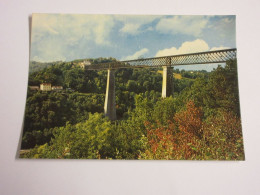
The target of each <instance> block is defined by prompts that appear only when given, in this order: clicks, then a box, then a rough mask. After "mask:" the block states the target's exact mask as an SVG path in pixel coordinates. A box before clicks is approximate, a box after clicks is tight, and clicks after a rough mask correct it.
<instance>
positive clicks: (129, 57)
mask: <svg viewBox="0 0 260 195" xmlns="http://www.w3.org/2000/svg"><path fill="white" fill-rule="evenodd" d="M148 51H149V50H148V49H147V48H143V49H141V50H139V51H137V52H135V53H134V54H133V55H130V56H127V57H124V58H123V59H122V60H135V59H138V58H140V57H142V56H143V55H144V54H146V53H147V52H148Z"/></svg>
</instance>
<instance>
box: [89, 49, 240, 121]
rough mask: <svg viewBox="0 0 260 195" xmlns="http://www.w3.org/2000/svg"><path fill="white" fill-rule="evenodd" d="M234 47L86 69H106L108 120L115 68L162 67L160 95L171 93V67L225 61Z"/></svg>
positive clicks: (233, 54) (112, 116) (113, 110)
mask: <svg viewBox="0 0 260 195" xmlns="http://www.w3.org/2000/svg"><path fill="white" fill-rule="evenodd" d="M236 53H237V50H236V48H233V49H226V50H216V51H208V52H200V53H189V54H181V55H172V56H164V57H157V58H145V59H137V60H128V61H116V62H109V63H100V64H94V65H88V66H86V67H85V68H86V69H87V70H107V87H106V97H105V105H104V113H105V116H107V117H108V118H109V119H110V120H116V98H115V70H116V69H119V68H149V67H150V68H151V67H162V68H163V82H162V97H163V98H164V97H169V96H171V95H172V94H173V70H172V67H174V66H179V65H198V64H212V63H226V61H228V60H231V59H236Z"/></svg>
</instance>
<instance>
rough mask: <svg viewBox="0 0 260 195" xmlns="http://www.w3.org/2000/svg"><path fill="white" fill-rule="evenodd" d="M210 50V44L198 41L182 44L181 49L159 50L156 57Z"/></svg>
mask: <svg viewBox="0 0 260 195" xmlns="http://www.w3.org/2000/svg"><path fill="white" fill-rule="evenodd" d="M208 50H209V46H208V44H207V43H206V42H205V41H204V40H201V39H197V40H194V41H186V42H184V43H182V45H181V46H180V47H179V48H176V47H172V48H166V49H163V50H159V51H158V52H157V53H156V55H155V57H160V56H169V55H178V54H186V53H195V52H203V51H208Z"/></svg>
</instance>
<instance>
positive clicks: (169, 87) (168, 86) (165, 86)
mask: <svg viewBox="0 0 260 195" xmlns="http://www.w3.org/2000/svg"><path fill="white" fill-rule="evenodd" d="M171 95H173V70H172V67H170V66H163V82H162V97H163V98H165V97H170V96H171Z"/></svg>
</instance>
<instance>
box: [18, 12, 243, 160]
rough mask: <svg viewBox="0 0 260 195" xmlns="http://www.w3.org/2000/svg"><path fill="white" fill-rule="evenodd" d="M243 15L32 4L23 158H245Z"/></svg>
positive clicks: (21, 152)
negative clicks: (88, 10) (61, 9)
mask: <svg viewBox="0 0 260 195" xmlns="http://www.w3.org/2000/svg"><path fill="white" fill-rule="evenodd" d="M238 65H239V62H237V48H236V16H234V15H88V14H33V15H32V25H31V46H30V64H29V78H28V92H27V99H26V108H25V117H24V127H23V133H22V143H21V150H20V158H46V159H125V160H130V159H131V160H244V159H245V155H244V146H243V136H242V127H241V113H240V105H239V87H238V74H237V66H238Z"/></svg>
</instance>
